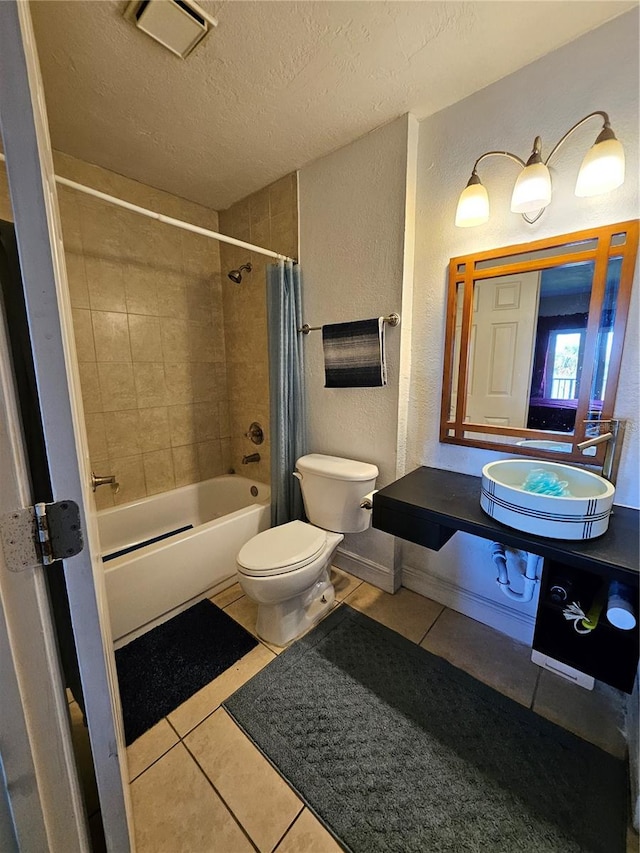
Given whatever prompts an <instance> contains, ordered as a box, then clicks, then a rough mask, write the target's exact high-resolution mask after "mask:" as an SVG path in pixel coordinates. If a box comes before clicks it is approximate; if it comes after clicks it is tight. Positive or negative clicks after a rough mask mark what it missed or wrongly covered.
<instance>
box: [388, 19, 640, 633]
mask: <svg viewBox="0 0 640 853" xmlns="http://www.w3.org/2000/svg"><path fill="white" fill-rule="evenodd" d="M597 109H602V110H606V111H607V112H608V113H609V115H610V118H611V122H612V126H613V128H614V130H615V132H616V134H617V135H618V138H619V139H620V140H621V141H622V143H623V144H624V147H625V151H626V156H627V176H626V181H625V183H624V185H623V186H622V187H621V188H619V189H618V190H615V191H614V192H612V193H610V194H608V195H606V196H600V197H596V198H592V199H578V198H576V197H575V195H574V193H573V189H574V185H575V179H576V175H577V172H578V169H579V166H580V162H581V159H582V157H583V155H584V153H585V151H586V150H587V148H588V147H589V146H590V145H591V144H592V142H593V141H594V140H595V137H596V135H597V133H598V132H599V129H600V125H599V124H598V121H597V120H596V119H592V120H591V122H589V123H588V124H587V125H586V127H585V128H581V129H580V130H579V131H578V132H576V133H575V134H574V135H573V137H572V139H571V140H570V141H569V142H568V143H567V144H566V146H565V147H563V149H562V151H561V153H560V154H559V155H558V157H557V160H556V159H555V158H554V160H555V163H552V166H553V168H552V169H551V172H552V180H553V200H552V202H551V205H550V206H549V208H547V210H546V211H545V213H544V214H543V216H542V217H541V219H540V220H539V221H538V222H537V223H536V224H534V225H528V224H527V223H525V222H524V220H522V219H521V218H520V217H519V216H517V215H515V214H512V213H510V212H509V199H510V194H511V190H512V187H513V183H514V180H515V178H516V174H517V170H516V167H515V165H514V164H513V163H511V162H509V161H508V160H507V159H506V158H500V159H498V158H495V159H491V160H488V161H485V162H483V163H482V164H481V166H480V170H479V171H480V175H481V177H482V180H483V182H484V184H485V186H486V187H487V190H488V192H489V197H490V202H491V209H492V214H491V218H490V220H489V222H488V223H487V224H486V225H483V226H480V227H477V228H468V229H462V228H456V227H455V226H454V215H455V208H456V204H457V199H458V195H459V193H460V191H461V190H462V188H463V187H464V186H465V184H466V181H467V179H468V177H469V174H470V172H471V167H472V166H473V163H474V161H475V159H476V158H477V157H478V156H479V155H480V154H482V153H483V152H484V151H488V150H491V149H501V150H509V151H513V152H514V153H516V154H519V155H520V156H521V157H522V158H523V159H526V158H527V157H528V155H529V152H530V149H531V145H532V143H533V139H534V137H535V136H536V135H537V134H540V135H541V136H542V140H543V153H545V152H546V153H548V152H549V151H550V149H551V147H552V146H553V145H554V144H555V142H556V141H557V140H558V139H559V138H560V137H561V136H562V134H563V133H564V132H565V131H566V130H568V128H569V127H570V126H571V125H572V124H574V123H575V122H576V121H578V120H579V119H580V118H582V117H583V116H584V115H586V114H587V113H589V112H592V111H593V110H597ZM637 215H638V10H637V9H636V10H633V11H632V12H630V13H627V14H625V15H623V16H621V17H619V18H616V19H615V20H614V21H611V22H609V23H607V24H605V25H604V26H602V27H600V28H599V29H597V30H594V31H593V32H591V33H588V34H587V35H585V36H583V37H581V38H580V39H577V40H576V41H574V42H572V43H570V44H568V45H565V46H564V47H562V48H560V49H559V50H557V51H554V52H553V53H551V54H549V55H547V56H546V57H543V58H542V59H540V60H538V61H537V62H534V63H532V64H531V65H529V66H527V67H525V68H523V69H521V70H520V71H518V72H516V73H515V74H512V75H510V76H509V77H506V78H504V79H503V80H500V81H498V82H497V83H495V84H493V85H491V86H489V87H487V88H486V89H484V90H482V91H480V92H478V93H476V94H474V95H472V96H471V97H469V98H467V99H465V100H464V101H461V102H459V103H458V104H455V105H453V106H452V107H449V108H447V109H446V110H443V111H441V112H439V113H437V114H436V115H434V116H431V117H429V118H427V119H425V120H424V121H423V122H421V123H420V138H419V149H418V184H417V214H416V264H415V281H414V302H413V317H414V327H413V349H412V371H413V373H412V391H411V398H410V416H409V430H408V434H409V448H408V461H407V468H408V470H410V469H411V468H414V467H416V466H418V465H430V466H434V467H438V468H446V469H449V470H454V471H462V472H466V473H470V474H475V475H479V474H480V471H481V469H482V466H483V465H484V464H485V463H486V462H488V461H491V460H493V459H496V458H500V457H501V456H504V454H496V453H492V452H489V451H480V450H476V449H473V448H464V447H456V446H453V445H445V444H440V443H439V442H438V424H439V418H440V387H441V376H442V362H443V346H444V321H445V298H446V284H447V264H448V261H449V258H450V257H453V256H456V255H462V254H465V253H468V252H474V251H482V250H486V249H490V248H493V247H497V246H507V245H511V244H515V243H522V242H526V241H529V240H534V239H537V238H541V237H545V236H548V235H556V234H562V233H565V232H570V231H576V230H579V229H581V228H587V227H591V226H598V225H604V224H608V223H614V222H618V221H622V220H625V219H632V218H634V217H636V216H637ZM636 270H637V267H636ZM638 325H639V324H638V285H637V271H636V282H635V284H634V293H633V299H632V306H631V316H630V320H629V323H628V326H627V334H626V340H625V348H624V354H623V364H622V371H621V375H620V382H619V388H618V397H617V405H616V407H615V413H616V415H617V416H618V417H622V418H628V419H629V420H630V424H629V426H628V428H627V433H626V437H625V445H624V451H623V456H622V464H621V473H620V476H619V479H618V492H617V498H616V500H617V502H619V503H622V504H626V505H629V506H634V507H638V506H639V505H640V492H639V484H638V468H639V461H640V460H639V454H638V416H639V412H638V409H639V393H638V379H637V376H638V337H639V329H638ZM403 563H404V569H403V583H404V584H405V585H408V586H411V587H412V588H414V589H418V590H420V591H423V592H426V593H430V594H432V595H434V596H435V597H440V600H442V601H445V603H448V604H450V605H452V606H457V607H458V608H459V609H461V610H463V611H464V612H470V615H474V613H475V615H476V616H477V615H478V608H480V610H481V611H482V613H483V615H482V616H481V618H483V619H484V621H488V622H489V623H490V624H495V625H496V626H497V627H500V628H501V629H502V630H506V631H508V632H509V633H512V634H513V635H514V636H521V637H526V633H527V631H526V620H525V624H524V625H520V626H518V625H517V624H515V623H513V621H512V620H511V621H510V619H509V612H505V610H504V606H505V605H506V609H507V611H509V610H511V612H513V609H512V608H510V602H509V601H508V600H507V599H506V598H504V597H502V596H500V593H499V590H498V589H497V587H496V585H495V583H494V582H493V581H494V578H495V571H494V570H493V568H492V567H491V565H490V563H489V560H488V543H487V542H483V541H481V540H479V539H476V538H475V537H471V536H463V535H462V534H457V535H456V536H455V537H454V538H453V539H452V540H451V541H450V543H448V544H447V545H446V546H445V547H444V548H443V549H442V550H441V551H440V552H438V553H435V552H431V551H427V550H426V549H423V548H419V547H418V546H412V545H409V544H405V545H404V546H403ZM483 599H487V600H483ZM493 602H495V605H494V604H493ZM496 606H497V607H498V609H497V610H496ZM474 608H475V611H474V613H472V612H471V610H473V609H474ZM521 610H522V611H524V613H527V612H528V613H532V612H533V605H531V606H529V607H528V608H522V609H521ZM529 625H530V623H529Z"/></svg>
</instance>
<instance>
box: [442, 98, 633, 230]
mask: <svg viewBox="0 0 640 853" xmlns="http://www.w3.org/2000/svg"><path fill="white" fill-rule="evenodd" d="M595 116H600V117H601V118H602V120H603V126H602V130H601V131H600V133H599V134H598V137H597V138H596V141H595V142H594V143H593V145H592V146H591V148H590V149H589V150H588V151H587V153H586V155H585V157H584V160H583V161H582V165H581V167H580V171H579V173H578V180H577V181H576V189H575V193H576V195H577V196H579V197H580V198H585V197H588V196H594V195H601V194H602V193H607V192H610V191H611V190H614V189H615V188H616V187H619V186H620V185H621V184H622V183H623V181H624V150H623V148H622V145H621V143H620V142H619V140H618V139H616V135H615V133H614V132H613V130H612V129H611V124H610V122H609V116H608V115H607V113H605V112H602V111H601V110H597V111H596V112H593V113H589V115H587V116H585V117H584V118H582V119H580V121H579V122H576V124H574V125H573V127H571V128H569V130H568V131H567V132H566V133H565V135H564V136H563V137H562V139H560V141H559V142H557V143H556V144H555V146H554V147H553V149H552V150H551V153H550V154H549V156H548V157H547V159H546V160H543V159H542V140H541V138H540V137H539V136H536V138H535V140H534V143H533V150H532V152H531V156H530V157H529V159H528V160H527V162H526V163H525V162H524V160H521V159H520V157H518V156H517V155H516V154H511V153H510V152H509V151H486V152H485V153H484V154H482V155H481V156H480V157H478V159H477V160H476V162H475V163H474V165H473V169H472V171H471V177H470V178H469V181H468V183H467V186H466V187H465V188H464V190H463V191H462V193H461V194H460V199H459V201H458V207H457V210H456V225H457V226H459V227H461V228H468V227H470V226H473V225H482V224H484V223H485V222H487V220H488V219H489V196H488V194H487V191H486V189H485V188H484V186H483V184H482V182H481V180H480V178H479V177H478V164H479V163H481V162H482V160H484V159H485V158H487V157H508V158H509V159H510V160H513V161H514V162H515V163H517V164H518V165H519V166H520V167H521V172H520V174H519V175H518V178H517V180H516V183H515V186H514V188H513V194H512V196H511V211H512V212H513V213H520V214H522V218H523V219H525V220H526V221H527V222H529V223H533V222H535V221H536V220H537V219H539V218H540V217H541V216H542V214H543V212H544V209H545V207H547V205H548V204H549V203H550V201H551V174H550V172H549V161H550V160H551V158H552V157H553V156H554V155H555V153H556V152H557V151H558V149H559V148H560V146H561V145H563V144H564V142H565V141H566V140H567V139H568V138H569V136H570V135H571V134H572V133H573V132H574V130H577V129H578V128H579V127H581V126H582V125H583V124H584V123H585V122H586V121H588V120H589V119H591V118H594V117H595ZM530 213H535V214H536V215H535V216H529V215H528V214H530Z"/></svg>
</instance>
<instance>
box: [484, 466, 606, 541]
mask: <svg viewBox="0 0 640 853" xmlns="http://www.w3.org/2000/svg"><path fill="white" fill-rule="evenodd" d="M534 469H536V470H539V469H543V470H545V471H548V472H551V473H554V474H556V475H557V477H558V479H559V480H564V481H566V483H567V488H568V490H569V491H570V492H571V496H570V497H559V496H556V495H541V494H536V493H535V492H527V491H525V490H524V489H523V488H522V484H523V483H524V481H525V480H526V478H527V475H528V474H529V472H530V471H532V470H534ZM615 491H616V490H615V488H614V487H613V485H612V484H611V483H610V482H609V481H608V480H605V479H604V477H600V476H599V475H598V474H593V473H592V472H591V471H584V470H583V469H582V468H575V467H574V466H573V465H562V464H561V463H559V462H547V461H543V460H538V459H504V460H501V461H500V462H490V463H489V464H488V465H485V466H484V468H483V469H482V494H481V496H480V506H481V507H482V509H483V510H484V511H485V512H486V513H487V514H488V515H490V516H491V517H492V518H495V520H496V521H499V522H501V523H502V524H506V525H507V526H508V527H513V528H515V529H516V530H522V531H523V533H534V534H535V535H536V536H547V537H549V538H550V539H593V538H594V537H596V536H602V534H603V533H604V532H605V531H606V529H607V527H608V526H609V514H610V513H611V507H612V505H613V496H614V495H615Z"/></svg>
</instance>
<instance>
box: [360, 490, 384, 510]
mask: <svg viewBox="0 0 640 853" xmlns="http://www.w3.org/2000/svg"><path fill="white" fill-rule="evenodd" d="M378 491H380V490H379V489H374V490H373V491H372V492H369V494H368V495H365V496H364V497H363V498H362V500H361V501H360V508H361V509H373V496H374V495H375V493H376V492H378Z"/></svg>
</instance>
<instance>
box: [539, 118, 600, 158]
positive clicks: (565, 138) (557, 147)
mask: <svg viewBox="0 0 640 853" xmlns="http://www.w3.org/2000/svg"><path fill="white" fill-rule="evenodd" d="M595 116H600V117H601V118H602V120H603V126H602V130H603V131H604V130H609V129H610V128H611V122H610V121H609V116H608V115H607V113H605V112H604V111H603V110H596V111H595V112H593V113H589V115H588V116H585V117H584V118H581V119H580V121H577V122H576V123H575V124H574V125H573V127H570V128H569V130H568V131H567V132H566V133H565V135H564V136H563V137H562V138H561V139H559V140H558V142H556V144H555V145H554V146H553V148H552V149H551V153H550V154H549V156H548V157H547V159H546V160H545V161H544V164H545V166H548V165H549V161H550V160H551V158H552V157H553V155H554V154H555V153H556V151H557V150H558V149H559V148H560V146H561V145H564V143H565V142H566V141H567V139H568V138H569V137H570V136H571V134H572V133H573V132H574V130H577V129H578V128H579V127H582V125H583V124H584V123H585V122H586V121H589V119H590V118H594V117H595ZM611 133H613V131H611Z"/></svg>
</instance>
